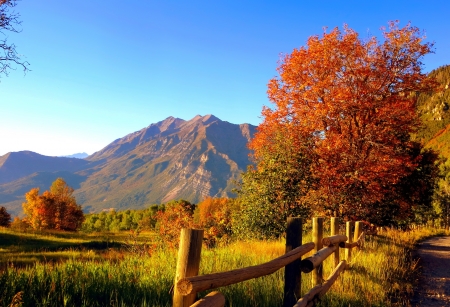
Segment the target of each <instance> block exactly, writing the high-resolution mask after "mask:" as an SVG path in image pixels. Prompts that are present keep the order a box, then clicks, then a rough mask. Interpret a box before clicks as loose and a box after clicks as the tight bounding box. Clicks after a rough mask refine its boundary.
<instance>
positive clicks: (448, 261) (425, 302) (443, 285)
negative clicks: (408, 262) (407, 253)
mask: <svg viewBox="0 0 450 307" xmlns="http://www.w3.org/2000/svg"><path fill="white" fill-rule="evenodd" d="M417 256H419V257H420V259H421V260H420V262H419V265H420V266H421V271H422V272H421V276H420V279H419V288H418V289H417V291H416V295H415V297H414V300H413V301H412V305H413V306H424V307H426V306H431V307H435V306H450V237H435V238H431V239H428V240H426V241H424V242H422V243H420V244H419V246H418V249H417Z"/></svg>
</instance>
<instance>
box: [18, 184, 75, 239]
mask: <svg viewBox="0 0 450 307" xmlns="http://www.w3.org/2000/svg"><path fill="white" fill-rule="evenodd" d="M73 191H74V190H73V188H71V187H69V186H68V185H67V184H66V182H65V181H64V180H63V179H62V178H58V179H56V180H55V181H54V182H53V184H52V186H51V187H50V191H45V192H44V193H43V194H42V195H39V188H34V189H31V190H30V191H29V192H28V193H26V194H25V199H26V202H25V203H23V205H22V206H23V209H24V212H25V214H26V216H27V217H26V220H27V222H28V223H29V224H30V226H31V227H32V228H33V229H56V230H68V231H75V230H77V229H78V228H80V227H81V224H82V223H83V220H84V214H83V211H82V209H81V206H79V205H77V203H76V200H75V197H74V196H73V195H72V194H73Z"/></svg>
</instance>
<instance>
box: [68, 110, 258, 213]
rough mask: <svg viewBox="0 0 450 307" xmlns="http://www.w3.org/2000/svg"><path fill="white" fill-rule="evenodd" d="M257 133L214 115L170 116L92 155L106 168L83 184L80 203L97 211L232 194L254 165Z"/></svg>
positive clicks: (92, 158)
mask: <svg viewBox="0 0 450 307" xmlns="http://www.w3.org/2000/svg"><path fill="white" fill-rule="evenodd" d="M254 131H255V127H254V126H251V125H248V124H243V125H234V124H230V123H228V122H225V121H221V120H220V119H218V118H216V117H214V116H212V115H207V116H204V117H202V116H196V117H194V118H193V119H192V120H190V121H184V120H181V119H177V118H173V117H169V118H167V119H166V120H164V121H162V122H159V123H157V124H153V125H150V126H149V127H147V128H145V129H142V130H140V131H137V132H135V133H131V134H129V135H127V136H125V137H123V138H121V139H118V140H116V141H114V142H113V143H111V144H110V145H108V146H107V147H105V148H104V149H102V150H101V151H99V152H97V153H95V154H93V155H92V156H90V157H88V158H87V159H88V160H89V161H103V162H102V163H104V167H103V168H102V169H101V170H99V171H98V172H96V173H94V174H93V175H92V176H89V178H88V179H87V180H86V181H85V182H84V183H82V185H81V188H80V189H79V190H77V191H76V196H77V199H79V200H80V201H81V202H82V203H84V204H85V206H86V208H87V209H88V210H94V211H97V210H98V209H99V208H109V207H114V208H128V207H130V206H131V205H132V206H133V207H143V206H145V205H148V204H150V203H160V202H167V201H170V200H173V199H180V198H184V199H187V200H189V201H192V202H198V201H200V200H202V199H203V198H204V197H206V196H232V193H231V190H232V189H233V187H234V184H233V181H234V180H237V179H238V177H239V174H240V173H241V172H242V171H244V170H245V169H246V167H247V165H248V164H249V163H250V162H249V160H248V154H249V150H248V149H247V143H248V141H249V140H250V138H251V137H252V136H253V134H254Z"/></svg>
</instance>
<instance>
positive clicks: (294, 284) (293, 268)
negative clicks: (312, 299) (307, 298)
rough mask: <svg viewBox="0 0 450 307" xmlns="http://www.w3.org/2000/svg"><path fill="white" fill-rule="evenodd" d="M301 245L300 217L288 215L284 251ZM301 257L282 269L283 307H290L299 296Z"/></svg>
mask: <svg viewBox="0 0 450 307" xmlns="http://www.w3.org/2000/svg"><path fill="white" fill-rule="evenodd" d="M300 245H302V219H301V218H299V217H288V219H287V227H286V253H287V252H290V251H291V250H293V249H295V248H297V247H299V246H300ZM300 262H301V258H299V259H297V260H295V261H294V262H291V263H290V264H288V265H286V267H285V269H284V299H283V307H292V306H294V305H295V303H296V302H297V300H298V299H299V298H300V295H301V293H300V291H301V280H302V279H301V271H300Z"/></svg>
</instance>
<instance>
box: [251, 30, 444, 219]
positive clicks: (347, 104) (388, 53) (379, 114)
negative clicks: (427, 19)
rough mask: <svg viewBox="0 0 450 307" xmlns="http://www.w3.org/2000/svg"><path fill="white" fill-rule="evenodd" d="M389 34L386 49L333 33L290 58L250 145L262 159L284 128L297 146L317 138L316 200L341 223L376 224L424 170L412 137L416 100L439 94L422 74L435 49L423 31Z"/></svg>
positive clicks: (314, 147) (284, 63)
mask: <svg viewBox="0 0 450 307" xmlns="http://www.w3.org/2000/svg"><path fill="white" fill-rule="evenodd" d="M383 35H384V39H385V40H384V42H381V43H380V42H378V41H377V39H376V38H375V37H371V38H368V39H366V40H361V39H360V38H359V36H358V34H357V33H356V32H355V31H354V30H352V29H350V28H349V27H347V26H345V27H344V31H343V32H341V31H340V30H339V29H337V28H335V29H333V30H332V31H330V32H329V33H326V32H325V33H324V34H323V36H322V37H318V36H312V37H310V38H309V39H308V41H307V46H306V47H301V48H300V49H295V50H294V51H293V52H292V53H291V54H288V55H286V56H285V57H284V59H283V61H282V63H281V64H280V66H279V68H278V72H279V78H274V79H272V80H271V81H270V82H269V86H268V95H269V99H270V100H271V101H272V102H273V103H274V104H275V108H274V109H270V108H267V107H265V108H264V109H263V112H262V115H263V117H264V121H263V123H262V124H261V125H260V126H259V127H258V132H257V134H256V136H255V138H254V139H253V141H252V142H251V144H250V146H251V148H252V149H253V150H254V151H255V156H256V158H260V157H261V156H262V155H261V152H264V151H265V149H264V148H265V146H266V145H267V141H266V140H267V136H270V135H271V134H272V133H273V131H274V130H278V129H279V126H283V127H284V129H285V131H287V133H288V134H287V135H288V136H289V138H292V139H293V140H298V141H297V142H294V144H302V142H301V140H302V139H303V140H304V139H307V140H309V139H312V140H313V142H311V143H310V144H311V145H310V151H309V152H311V154H312V155H311V156H310V158H311V160H312V161H313V170H312V172H313V175H314V177H315V178H317V180H318V185H317V189H316V190H315V191H313V193H311V197H312V200H314V201H315V202H318V204H320V205H321V206H322V207H323V208H324V209H326V210H330V211H331V212H332V214H334V215H337V216H343V217H346V218H350V217H351V216H355V217H356V218H359V219H361V218H362V219H367V220H370V218H371V216H372V215H373V213H374V211H376V210H377V208H376V206H377V204H379V203H381V202H383V201H384V199H385V197H386V195H387V194H389V193H390V191H391V188H392V186H393V185H396V184H398V183H399V182H400V181H401V180H402V178H404V177H405V176H408V175H410V174H411V173H412V172H413V171H414V170H415V169H416V167H417V165H418V161H416V160H415V159H414V157H413V156H411V155H410V152H409V148H410V147H411V146H412V145H411V140H410V134H411V133H412V132H414V131H415V130H416V128H417V125H418V118H417V114H416V100H417V96H416V95H415V93H420V92H426V91H430V90H432V89H434V88H436V83H435V81H433V80H432V79H429V78H427V76H426V75H424V74H422V73H421V67H422V63H421V59H422V58H423V56H424V55H426V54H428V53H430V51H431V47H432V45H431V44H429V43H424V41H423V38H422V37H421V36H420V32H419V30H418V29H417V28H415V27H412V26H410V25H407V26H405V27H403V28H399V27H398V24H397V22H391V23H390V24H389V29H388V30H384V32H383ZM295 149H297V148H295ZM299 151H300V152H302V150H301V149H299ZM303 152H307V153H308V151H303Z"/></svg>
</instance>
